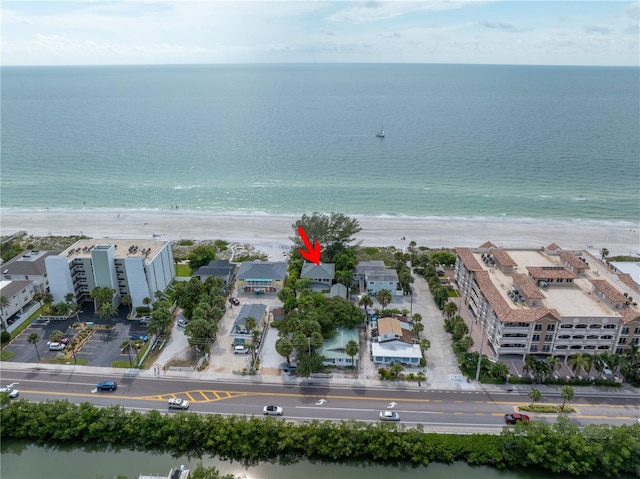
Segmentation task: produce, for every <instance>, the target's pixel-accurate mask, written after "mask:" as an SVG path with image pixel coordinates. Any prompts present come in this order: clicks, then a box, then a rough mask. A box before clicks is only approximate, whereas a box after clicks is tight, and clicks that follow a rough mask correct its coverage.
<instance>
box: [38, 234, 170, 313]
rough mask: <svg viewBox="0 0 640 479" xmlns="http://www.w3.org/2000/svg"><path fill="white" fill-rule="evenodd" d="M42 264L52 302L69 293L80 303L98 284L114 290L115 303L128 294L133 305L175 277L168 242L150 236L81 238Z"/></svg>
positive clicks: (142, 302)
mask: <svg viewBox="0 0 640 479" xmlns="http://www.w3.org/2000/svg"><path fill="white" fill-rule="evenodd" d="M45 264H46V268H47V274H48V275H49V289H50V290H51V294H53V298H54V301H55V302H58V301H63V300H64V298H65V296H66V295H67V294H69V293H72V294H73V295H74V298H75V300H76V302H77V303H79V304H80V303H82V302H84V301H88V300H90V294H91V291H92V290H93V289H94V288H95V287H97V286H101V287H107V288H111V289H114V290H115V291H116V294H115V297H114V304H116V305H117V304H119V302H120V298H122V297H123V296H125V295H129V296H131V305H132V306H133V307H138V306H143V305H144V299H145V298H153V297H154V293H155V292H156V291H165V290H166V289H167V287H168V286H169V284H171V281H172V280H173V278H174V276H175V268H174V261H173V253H172V251H171V243H170V242H169V241H157V240H149V239H137V240H119V239H118V240H116V239H107V238H102V239H85V240H80V241H78V242H76V243H74V244H73V245H72V246H70V247H69V248H67V249H66V250H64V251H63V252H62V253H60V254H58V255H53V256H48V257H47V258H46V259H45Z"/></svg>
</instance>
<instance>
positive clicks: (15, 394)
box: [0, 388, 20, 398]
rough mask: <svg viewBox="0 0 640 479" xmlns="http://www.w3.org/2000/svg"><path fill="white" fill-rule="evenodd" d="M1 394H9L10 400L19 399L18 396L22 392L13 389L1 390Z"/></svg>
mask: <svg viewBox="0 0 640 479" xmlns="http://www.w3.org/2000/svg"><path fill="white" fill-rule="evenodd" d="M0 393H7V394H9V397H10V398H17V397H18V394H20V391H18V390H17V389H13V388H0Z"/></svg>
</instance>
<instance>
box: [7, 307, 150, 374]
mask: <svg viewBox="0 0 640 479" xmlns="http://www.w3.org/2000/svg"><path fill="white" fill-rule="evenodd" d="M85 306H86V307H85V308H84V309H85V310H86V309H88V308H89V305H85ZM90 309H91V310H92V309H93V307H92V306H91V307H90ZM127 312H128V311H127V310H126V309H124V308H121V309H120V310H119V312H118V313H119V314H118V316H117V317H115V318H112V319H111V321H109V320H101V319H100V318H99V317H98V315H96V314H95V313H94V312H93V311H91V312H87V311H84V312H82V313H81V314H79V316H78V320H79V322H80V323H93V324H94V325H95V326H98V327H97V328H94V332H93V334H92V335H91V337H90V338H89V339H88V340H87V341H86V342H85V343H84V345H83V346H82V347H81V348H80V350H78V351H77V353H76V359H84V360H86V361H87V362H86V365H87V366H100V367H111V365H112V363H113V361H116V360H127V361H128V360H129V355H128V353H127V352H125V353H123V352H122V351H121V348H120V345H121V344H122V343H123V342H124V341H126V340H128V339H129V337H130V336H131V335H140V334H146V327H145V326H141V325H140V324H139V323H138V321H131V320H127V319H126V315H127ZM72 323H76V318H75V317H71V319H70V320H68V319H57V320H48V321H47V320H40V321H39V320H34V321H33V322H32V323H31V325H30V326H29V327H27V328H25V329H24V331H22V332H21V333H20V334H19V335H18V336H17V337H16V338H15V339H14V340H13V341H12V342H11V343H10V344H9V345H8V346H7V347H6V349H5V350H6V351H11V352H13V353H14V356H13V357H12V358H11V361H15V362H25V363H35V362H37V361H38V354H39V356H40V358H41V359H54V358H57V357H63V353H61V352H59V351H50V350H49V344H50V343H51V339H50V338H51V334H52V333H53V332H54V331H62V333H63V335H64V336H65V337H68V338H69V340H70V341H71V340H73V338H74V337H75V336H76V335H77V334H78V333H79V331H80V329H79V328H72V327H71V324H72ZM109 324H111V325H112V326H113V329H101V328H100V326H107V325H109ZM32 333H36V334H37V335H38V341H37V342H36V343H35V346H34V344H31V343H29V341H28V338H29V336H30V335H31V334H32ZM36 347H37V351H36ZM72 361H73V359H72V358H71V359H69V362H72Z"/></svg>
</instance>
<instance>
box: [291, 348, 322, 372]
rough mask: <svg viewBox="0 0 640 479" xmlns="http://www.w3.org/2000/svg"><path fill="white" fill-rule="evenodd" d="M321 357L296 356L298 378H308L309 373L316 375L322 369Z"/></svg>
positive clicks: (312, 354)
mask: <svg viewBox="0 0 640 479" xmlns="http://www.w3.org/2000/svg"><path fill="white" fill-rule="evenodd" d="M322 361H323V360H322V356H320V355H319V354H317V353H311V354H302V355H300V356H298V366H297V368H296V373H297V374H298V376H302V377H309V376H310V375H311V373H317V372H320V371H322V370H323V369H324V364H322Z"/></svg>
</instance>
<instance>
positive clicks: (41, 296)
mask: <svg viewBox="0 0 640 479" xmlns="http://www.w3.org/2000/svg"><path fill="white" fill-rule="evenodd" d="M33 299H34V300H35V301H37V302H38V304H39V305H40V309H41V310H42V311H43V312H44V292H42V291H38V292H37V293H36V294H34V295H33Z"/></svg>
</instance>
